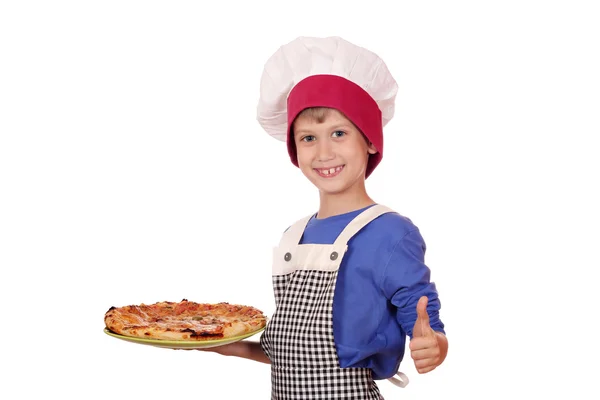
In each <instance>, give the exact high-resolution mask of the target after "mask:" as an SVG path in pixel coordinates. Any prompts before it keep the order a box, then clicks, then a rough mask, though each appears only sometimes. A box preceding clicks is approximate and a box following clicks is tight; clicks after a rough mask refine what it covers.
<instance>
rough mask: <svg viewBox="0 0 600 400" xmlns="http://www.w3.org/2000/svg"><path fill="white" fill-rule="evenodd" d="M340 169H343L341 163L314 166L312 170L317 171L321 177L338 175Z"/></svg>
mask: <svg viewBox="0 0 600 400" xmlns="http://www.w3.org/2000/svg"><path fill="white" fill-rule="evenodd" d="M342 169H344V166H343V165H340V166H337V167H332V168H315V169H314V170H315V171H317V174H319V176H322V177H323V178H333V177H334V176H337V175H339V173H340V172H341V171H342Z"/></svg>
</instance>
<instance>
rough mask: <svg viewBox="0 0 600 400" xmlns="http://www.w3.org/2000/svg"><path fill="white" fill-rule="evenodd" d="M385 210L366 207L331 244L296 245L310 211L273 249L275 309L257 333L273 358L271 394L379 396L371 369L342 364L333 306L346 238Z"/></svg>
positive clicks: (306, 397) (292, 396)
mask: <svg viewBox="0 0 600 400" xmlns="http://www.w3.org/2000/svg"><path fill="white" fill-rule="evenodd" d="M386 212H391V210H390V209H388V208H387V207H384V206H381V205H375V206H373V207H370V208H368V209H367V210H365V211H364V212H362V213H361V214H359V215H358V216H357V217H356V218H354V219H353V220H352V221H351V222H350V223H349V224H348V225H347V226H346V227H345V228H344V230H343V231H342V232H341V233H340V235H339V236H338V237H337V239H336V241H335V243H333V244H303V245H300V244H299V243H300V240H301V238H302V234H303V233H304V229H305V227H306V224H307V223H308V221H309V220H310V218H311V216H308V217H306V218H303V219H301V220H300V221H298V222H296V223H295V224H294V225H292V226H291V227H290V228H289V229H288V230H287V231H286V232H285V233H284V234H283V236H282V238H281V242H280V244H279V247H277V248H275V250H274V254H273V289H274V294H275V304H276V310H275V313H274V314H273V316H272V318H271V319H270V320H269V322H268V324H267V327H266V329H265V331H264V332H263V334H262V336H261V338H260V343H261V346H262V348H263V351H264V352H265V354H267V356H268V357H269V359H270V360H271V399H273V400H275V399H277V400H279V399H286V400H287V399H290V400H292V399H303V400H309V399H315V400H317V399H319V400H321V399H357V400H358V399H361V400H362V399H365V400H367V399H368V400H381V399H383V397H382V396H381V394H380V392H379V388H378V387H377V384H376V383H375V381H374V380H373V378H372V376H371V370H370V369H368V368H340V366H339V360H338V356H337V351H336V349H335V343H334V339H333V320H332V309H333V295H334V290H335V286H336V281H337V275H338V269H339V267H340V264H341V262H342V259H343V257H344V254H345V252H346V250H347V248H348V247H347V245H348V241H349V240H350V239H351V238H352V237H353V236H354V235H355V234H356V233H357V232H358V231H360V230H361V229H362V228H363V227H364V226H366V225H367V224H368V223H370V222H371V221H372V220H373V219H375V218H377V217H378V216H380V215H381V214H383V213H386ZM401 376H402V375H401ZM404 379H405V376H404ZM390 380H391V381H392V382H394V380H395V381H398V380H397V379H396V378H391V379H390ZM398 382H400V383H398ZM398 382H394V383H395V384H397V385H398V386H405V385H406V383H404V382H403V381H398Z"/></svg>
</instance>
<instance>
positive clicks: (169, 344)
mask: <svg viewBox="0 0 600 400" xmlns="http://www.w3.org/2000/svg"><path fill="white" fill-rule="evenodd" d="M264 329H265V328H264V327H262V328H260V329H258V330H256V331H254V332H250V333H246V334H244V335H240V336H235V337H231V338H227V339H215V340H202V341H198V342H192V341H189V340H159V339H146V338H137V337H130V336H123V335H119V334H118V333H114V332H112V331H110V330H109V329H108V328H104V333H106V334H107V335H108V336H112V337H114V338H117V339H121V340H125V341H127V342H132V343H137V344H145V345H148V346H154V347H163V348H166V349H207V348H209V347H217V346H223V345H226V344H229V343H234V342H239V341H240V340H244V339H247V338H249V337H250V336H254V335H256V334H257V333H259V332H261V331H263V330H264Z"/></svg>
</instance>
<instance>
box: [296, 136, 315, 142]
mask: <svg viewBox="0 0 600 400" xmlns="http://www.w3.org/2000/svg"><path fill="white" fill-rule="evenodd" d="M300 140H301V141H302V142H312V141H313V140H315V137H314V136H313V135H306V136H304V137H303V138H302V139H300Z"/></svg>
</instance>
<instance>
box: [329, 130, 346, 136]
mask: <svg viewBox="0 0 600 400" xmlns="http://www.w3.org/2000/svg"><path fill="white" fill-rule="evenodd" d="M345 134H346V132H344V131H335V132H333V133H332V134H331V136H332V137H342V136H344V135H345Z"/></svg>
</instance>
